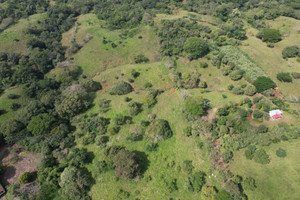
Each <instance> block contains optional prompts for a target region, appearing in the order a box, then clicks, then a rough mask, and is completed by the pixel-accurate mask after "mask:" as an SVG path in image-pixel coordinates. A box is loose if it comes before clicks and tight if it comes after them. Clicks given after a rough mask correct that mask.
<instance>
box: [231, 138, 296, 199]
mask: <svg viewBox="0 0 300 200" xmlns="http://www.w3.org/2000/svg"><path fill="white" fill-rule="evenodd" d="M299 146H300V140H299V139H298V140H292V141H288V142H280V143H278V144H272V145H271V146H269V147H264V149H265V150H266V152H267V153H268V154H269V156H270V158H271V162H270V164H268V165H261V164H258V163H255V162H254V161H252V160H247V159H246V158H245V156H244V149H242V150H240V151H238V152H236V153H234V158H233V162H232V164H231V165H230V170H231V171H232V172H233V173H234V174H238V175H241V176H243V177H253V178H254V179H255V180H256V184H257V189H256V190H255V191H246V194H247V195H248V197H249V200H252V199H255V200H256V199H261V200H268V199H270V200H271V199H276V200H281V199H299V196H300V190H299V188H300V179H299V177H300V159H299V154H300V148H299ZM279 147H280V148H283V149H284V150H286V152H287V157H285V158H279V157H277V156H276V150H277V149H278V148H279Z"/></svg>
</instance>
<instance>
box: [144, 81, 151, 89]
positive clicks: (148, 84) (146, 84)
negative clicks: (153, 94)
mask: <svg viewBox="0 0 300 200" xmlns="http://www.w3.org/2000/svg"><path fill="white" fill-rule="evenodd" d="M151 87H152V83H150V82H146V83H145V84H144V88H151Z"/></svg>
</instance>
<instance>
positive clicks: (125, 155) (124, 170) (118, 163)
mask: <svg viewBox="0 0 300 200" xmlns="http://www.w3.org/2000/svg"><path fill="white" fill-rule="evenodd" d="M113 163H114V166H115V173H116V176H117V177H120V178H124V179H133V178H135V177H136V176H138V175H140V174H141V166H140V164H139V163H138V159H137V156H136V154H135V153H134V152H132V151H128V150H125V149H121V150H120V151H119V152H118V153H117V154H116V155H115V156H114V157H113Z"/></svg>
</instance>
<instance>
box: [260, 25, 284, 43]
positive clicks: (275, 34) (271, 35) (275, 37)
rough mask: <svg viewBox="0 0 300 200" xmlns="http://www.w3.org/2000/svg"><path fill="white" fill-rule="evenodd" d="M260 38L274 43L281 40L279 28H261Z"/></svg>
mask: <svg viewBox="0 0 300 200" xmlns="http://www.w3.org/2000/svg"><path fill="white" fill-rule="evenodd" d="M262 40H263V41H264V42H272V43H276V42H279V41H280V40H281V34H280V32H279V30H276V29H270V28H265V29H263V36H262Z"/></svg>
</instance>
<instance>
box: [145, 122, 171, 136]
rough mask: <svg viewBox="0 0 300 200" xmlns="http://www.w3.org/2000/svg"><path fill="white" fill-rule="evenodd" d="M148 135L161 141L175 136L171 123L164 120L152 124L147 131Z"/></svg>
mask: <svg viewBox="0 0 300 200" xmlns="http://www.w3.org/2000/svg"><path fill="white" fill-rule="evenodd" d="M147 134H149V135H151V136H153V137H156V138H160V139H167V138H170V137H171V136H172V135H173V133H172V130H171V128H170V125H169V122H168V121H167V120H164V119H157V120H155V121H154V122H152V124H151V125H150V126H149V128H148V130H147Z"/></svg>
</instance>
